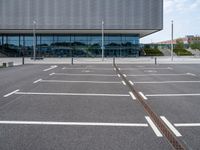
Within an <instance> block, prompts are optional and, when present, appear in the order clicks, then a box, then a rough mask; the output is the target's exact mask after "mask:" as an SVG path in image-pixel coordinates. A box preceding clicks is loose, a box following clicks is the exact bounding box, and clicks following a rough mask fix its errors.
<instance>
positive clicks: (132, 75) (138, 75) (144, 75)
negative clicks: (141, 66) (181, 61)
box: [128, 73, 192, 77]
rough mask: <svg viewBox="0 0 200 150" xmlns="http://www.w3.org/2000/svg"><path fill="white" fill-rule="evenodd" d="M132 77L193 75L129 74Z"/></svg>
mask: <svg viewBox="0 0 200 150" xmlns="http://www.w3.org/2000/svg"><path fill="white" fill-rule="evenodd" d="M128 76H131V77H148V76H192V75H191V74H187V73H184V74H129V75H128Z"/></svg>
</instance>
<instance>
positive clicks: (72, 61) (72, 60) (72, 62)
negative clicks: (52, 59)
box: [71, 57, 74, 65]
mask: <svg viewBox="0 0 200 150" xmlns="http://www.w3.org/2000/svg"><path fill="white" fill-rule="evenodd" d="M73 64H74V58H73V57H72V59H71V65H73Z"/></svg>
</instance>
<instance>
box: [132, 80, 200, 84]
mask: <svg viewBox="0 0 200 150" xmlns="http://www.w3.org/2000/svg"><path fill="white" fill-rule="evenodd" d="M134 83H137V84H165V83H200V81H145V82H134Z"/></svg>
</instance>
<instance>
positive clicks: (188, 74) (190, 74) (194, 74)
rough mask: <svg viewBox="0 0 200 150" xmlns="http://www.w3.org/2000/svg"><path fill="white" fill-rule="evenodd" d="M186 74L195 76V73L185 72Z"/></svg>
mask: <svg viewBox="0 0 200 150" xmlns="http://www.w3.org/2000/svg"><path fill="white" fill-rule="evenodd" d="M187 75H191V76H197V75H196V74H194V73H187Z"/></svg>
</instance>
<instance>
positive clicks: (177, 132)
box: [160, 116, 182, 137]
mask: <svg viewBox="0 0 200 150" xmlns="http://www.w3.org/2000/svg"><path fill="white" fill-rule="evenodd" d="M160 118H161V119H162V120H163V121H164V123H165V124H166V125H167V126H168V127H169V129H170V130H171V131H172V132H173V133H174V134H175V135H176V136H177V137H181V136H182V135H181V134H180V133H179V131H178V130H177V129H176V128H175V127H174V126H173V125H172V124H171V123H170V122H169V121H168V120H167V118H165V117H164V116H160Z"/></svg>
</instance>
